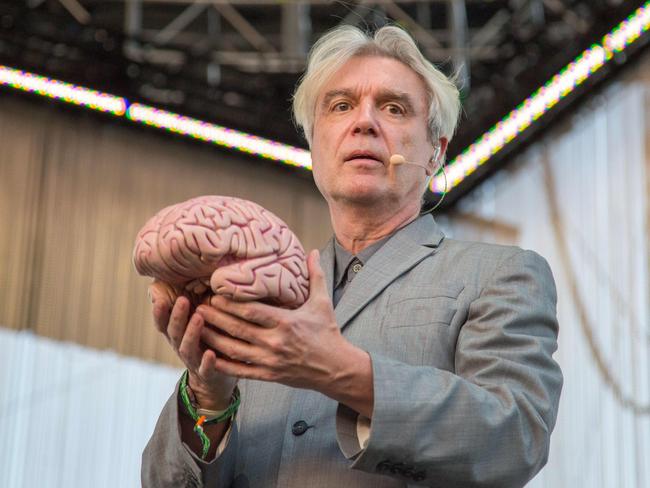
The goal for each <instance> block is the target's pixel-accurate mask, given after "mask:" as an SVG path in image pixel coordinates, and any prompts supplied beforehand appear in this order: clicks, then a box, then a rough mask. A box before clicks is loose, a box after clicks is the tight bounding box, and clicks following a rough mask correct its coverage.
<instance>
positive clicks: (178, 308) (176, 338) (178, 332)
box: [149, 281, 237, 410]
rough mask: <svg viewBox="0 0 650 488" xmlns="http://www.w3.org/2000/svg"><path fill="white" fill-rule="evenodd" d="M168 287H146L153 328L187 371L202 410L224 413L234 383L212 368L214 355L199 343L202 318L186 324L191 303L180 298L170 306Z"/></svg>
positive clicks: (192, 318) (164, 285) (157, 283)
mask: <svg viewBox="0 0 650 488" xmlns="http://www.w3.org/2000/svg"><path fill="white" fill-rule="evenodd" d="M168 288H169V287H168V285H166V284H165V283H162V282H159V281H154V282H153V283H152V284H151V285H150V286H149V296H150V297H151V301H152V303H153V316H154V323H155V324H156V328H157V329H158V330H159V331H160V332H161V333H162V334H163V335H164V336H165V337H166V338H167V340H168V341H169V343H170V344H171V346H172V348H173V349H174V351H176V354H177V355H178V357H179V358H180V359H181V361H183V363H184V364H185V366H186V367H187V369H188V371H189V378H188V381H189V385H190V388H192V391H193V392H194V394H195V395H196V400H197V402H198V404H199V405H200V406H201V408H207V409H210V410H223V409H225V408H226V407H227V406H228V404H229V403H230V397H231V395H232V391H233V389H234V388H235V384H236V383H237V379H236V378H233V377H229V376H226V375H224V374H222V373H221V372H219V371H218V370H217V369H216V368H215V359H216V354H215V352H214V351H213V350H211V349H209V348H207V347H206V346H205V345H204V344H202V343H201V331H202V330H203V328H204V321H203V317H202V316H201V315H199V314H197V313H195V314H193V315H192V317H191V319H190V320H189V321H188V318H189V313H190V301H189V300H188V299H187V298H186V297H184V296H179V297H178V298H176V300H175V302H174V303H173V308H172V301H171V297H172V296H173V295H172V294H170V292H169V289H168Z"/></svg>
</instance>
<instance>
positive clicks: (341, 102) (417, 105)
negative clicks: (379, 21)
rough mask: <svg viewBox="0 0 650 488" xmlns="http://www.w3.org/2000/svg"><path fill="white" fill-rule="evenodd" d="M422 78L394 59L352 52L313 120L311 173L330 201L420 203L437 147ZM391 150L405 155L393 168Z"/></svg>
mask: <svg viewBox="0 0 650 488" xmlns="http://www.w3.org/2000/svg"><path fill="white" fill-rule="evenodd" d="M427 117H428V106H427V102H426V90H425V85H424V82H423V81H422V79H421V78H420V77H419V76H418V75H417V74H416V73H415V72H414V71H413V70H411V69H410V68H409V67H408V66H406V65H405V64H403V63H401V62H400V61H397V60H395V59H392V58H386V57H378V56H361V57H353V58H351V59H350V60H349V61H348V62H347V63H346V64H344V65H343V67H342V68H341V69H340V70H339V71H338V72H337V73H336V74H335V75H334V76H332V78H331V80H330V81H329V82H328V83H327V84H326V85H325V86H324V88H323V89H322V90H321V92H320V93H319V94H318V99H317V101H316V114H315V119H314V126H313V139H312V147H311V151H312V161H313V170H314V179H315V181H316V185H317V186H318V188H319V190H320V191H321V193H322V194H323V196H324V197H325V199H326V200H327V201H328V202H330V203H331V202H332V201H334V202H339V203H343V204H345V203H350V204H354V205H367V206H373V205H391V206H393V207H394V208H395V206H397V208H402V207H404V206H405V205H407V204H413V203H414V202H417V203H418V204H419V201H420V197H421V195H422V190H423V183H424V180H425V179H426V176H427V173H429V174H430V171H431V169H432V168H433V163H432V162H431V161H430V160H431V157H432V155H433V153H434V149H433V143H432V141H431V140H430V138H429V135H428V127H427ZM393 154H401V155H402V156H404V158H405V159H406V160H407V161H413V162H417V163H419V164H422V165H426V166H427V168H429V169H428V171H426V172H425V169H424V168H422V167H419V166H415V165H411V164H405V165H400V166H393V167H391V165H390V163H389V161H390V157H391V155H393Z"/></svg>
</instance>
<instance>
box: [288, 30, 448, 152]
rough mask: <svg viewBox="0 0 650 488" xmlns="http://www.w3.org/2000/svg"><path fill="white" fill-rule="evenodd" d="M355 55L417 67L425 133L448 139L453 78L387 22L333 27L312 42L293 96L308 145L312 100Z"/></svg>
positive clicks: (311, 120)
mask: <svg viewBox="0 0 650 488" xmlns="http://www.w3.org/2000/svg"><path fill="white" fill-rule="evenodd" d="M354 56H384V57H389V58H393V59H396V60H398V61H401V62H402V63H404V64H405V65H407V66H408V67H409V68H411V69H412V70H413V71H415V72H416V73H417V74H418V75H420V77H421V78H422V80H423V81H424V84H425V86H426V90H427V102H428V104H429V117H428V122H429V135H430V137H431V141H432V142H437V141H438V139H439V138H441V137H444V138H446V139H447V140H451V138H452V137H453V135H454V131H455V129H456V124H457V123H458V116H459V113H460V97H459V93H458V88H456V85H455V84H454V82H453V81H452V80H451V79H449V78H447V76H445V74H444V73H442V72H441V71H440V70H438V68H436V67H435V66H434V65H433V64H431V63H430V62H429V61H427V59H426V58H425V57H424V56H423V55H422V53H421V52H420V50H419V49H418V47H417V45H416V44H415V42H414V41H413V39H412V38H411V36H410V35H409V34H408V33H407V32H406V31H404V30H402V29H400V28H399V27H396V26H393V25H388V26H384V27H382V28H381V29H379V30H377V31H376V32H375V33H374V35H372V36H371V35H370V34H367V33H365V32H363V31H362V30H361V29H359V28H357V27H353V26H342V27H336V28H334V29H332V30H331V31H329V32H328V33H327V34H325V35H324V36H323V37H321V38H320V39H319V40H318V41H317V42H316V43H315V44H314V46H313V47H312V49H311V52H310V54H309V61H308V63H307V70H306V71H305V74H304V75H303V77H302V79H301V80H300V83H299V84H298V86H297V87H296V91H295V93H294V95H293V114H294V118H295V120H296V123H297V124H298V126H299V127H301V128H302V130H303V133H304V135H305V138H306V139H307V142H308V143H309V145H310V146H311V141H312V130H313V127H314V118H315V116H316V101H317V98H318V95H319V93H320V91H321V90H322V88H323V86H325V84H326V83H327V82H328V81H329V80H330V78H331V77H332V76H333V75H334V74H335V73H336V72H337V71H338V70H339V69H340V68H341V67H342V66H343V65H344V64H345V63H346V62H347V61H349V60H350V58H352V57H354Z"/></svg>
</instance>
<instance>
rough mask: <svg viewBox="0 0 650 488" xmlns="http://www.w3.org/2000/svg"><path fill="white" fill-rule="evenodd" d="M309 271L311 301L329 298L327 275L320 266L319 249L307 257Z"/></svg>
mask: <svg viewBox="0 0 650 488" xmlns="http://www.w3.org/2000/svg"><path fill="white" fill-rule="evenodd" d="M307 270H308V271H309V300H311V299H312V298H317V297H322V296H329V293H328V291H327V282H326V281H325V273H324V272H323V268H321V266H320V253H319V252H318V250H317V249H314V250H313V251H311V252H310V253H309V255H308V256H307Z"/></svg>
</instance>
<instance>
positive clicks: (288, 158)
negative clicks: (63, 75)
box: [0, 1, 650, 193]
mask: <svg viewBox="0 0 650 488" xmlns="http://www.w3.org/2000/svg"><path fill="white" fill-rule="evenodd" d="M649 28H650V1H647V2H646V3H645V4H644V5H643V7H640V8H639V9H638V10H637V11H636V12H634V13H633V14H632V15H630V16H629V17H628V18H627V19H626V20H624V21H623V22H621V23H620V24H619V25H618V26H617V27H616V28H615V29H613V30H612V31H611V32H610V33H609V34H607V35H606V36H605V37H604V38H603V40H602V42H601V44H595V45H593V46H592V47H591V48H589V49H587V50H586V51H585V52H583V53H582V54H581V55H580V56H578V57H577V58H576V59H575V60H574V61H573V62H572V63H570V64H569V65H568V66H566V67H565V68H564V69H563V70H562V71H560V72H559V73H558V74H557V75H555V76H554V77H553V78H552V79H551V80H549V81H548V82H547V83H546V84H545V85H544V86H542V87H541V88H539V89H538V90H537V91H536V92H535V93H533V94H532V95H531V96H530V97H529V98H527V99H526V100H525V101H524V102H523V103H522V104H521V105H519V106H518V107H517V108H515V109H514V110H513V111H512V112H510V113H509V114H508V115H507V116H506V117H504V118H503V119H502V120H501V121H500V122H498V123H497V124H496V125H495V126H494V127H492V128H491V129H490V130H489V131H487V132H486V133H485V134H483V135H482V136H481V137H480V138H479V139H478V140H477V141H476V142H474V143H473V144H472V145H470V146H469V147H468V148H467V149H465V150H464V151H463V152H462V154H461V155H460V156H458V157H456V158H455V159H454V160H453V161H451V162H450V163H449V164H448V165H447V181H446V182H445V178H444V176H442V175H439V176H437V177H435V178H434V179H433V180H432V182H431V186H430V189H431V191H433V192H434V193H443V192H444V191H449V190H451V189H452V188H453V187H455V186H457V185H458V184H459V183H460V182H461V181H463V179H465V178H466V177H467V176H468V175H470V174H472V173H473V172H474V171H475V170H476V168H478V167H479V166H480V165H482V164H484V163H485V162H486V161H487V160H488V159H490V158H491V157H492V156H493V155H494V154H496V153H497V152H499V151H500V150H501V149H503V148H504V147H505V146H506V144H508V143H509V142H511V141H512V140H513V139H514V138H515V137H517V136H518V135H519V134H521V133H522V132H523V131H524V130H526V129H527V128H528V127H530V125H531V124H532V123H533V122H534V121H536V120H537V119H539V118H540V117H541V116H542V115H544V114H545V113H546V112H548V111H549V110H550V109H551V108H553V106H555V105H556V104H557V103H558V102H559V101H560V100H562V99H563V98H565V97H566V96H567V95H569V94H570V93H571V92H572V91H573V90H575V89H576V87H578V86H579V85H581V84H582V83H583V82H584V81H585V80H586V79H587V78H589V77H590V76H591V75H593V74H594V73H595V72H596V71H598V70H599V69H600V68H601V67H603V66H604V65H605V64H606V63H607V62H608V61H609V60H610V59H611V58H612V57H613V55H614V54H616V53H618V52H621V51H623V50H624V49H625V48H626V47H628V46H629V45H630V44H632V43H633V42H634V41H636V40H637V39H638V38H639V37H640V36H641V34H643V33H644V32H646V31H647V30H648V29H649ZM0 85H7V86H11V87H12V88H15V89H17V90H22V91H27V92H32V93H37V94H38V95H41V96H44V97H49V98H54V99H57V100H62V101H64V102H67V103H71V104H74V105H81V106H84V107H87V108H90V109H92V110H97V111H100V112H107V113H112V114H113V115H116V116H126V117H127V118H128V119H129V120H132V121H134V122H137V123H141V124H145V125H149V126H153V127H157V128H159V129H164V130H168V131H170V132H174V133H177V134H182V135H184V136H188V137H192V138H194V139H199V140H202V141H206V142H210V143H212V144H217V145H220V146H225V147H228V148H232V149H236V150H238V151H242V152H245V153H248V154H254V155H256V156H259V157H262V158H266V159H272V160H275V161H279V162H281V163H284V164H287V165H290V166H297V167H301V168H305V169H308V170H311V168H312V165H311V156H310V154H309V151H306V150H304V149H301V148H298V147H294V146H289V145H287V144H282V143H279V142H275V141H272V140H269V139H264V138H262V137H257V136H254V135H251V134H247V133H245V132H240V131H237V130H234V129H228V128H226V127H222V126H219V125H216V124H211V123H208V122H203V121H201V120H198V119H193V118H190V117H185V116H182V115H179V114H175V113H173V112H167V111H165V110H160V109H157V108H154V107H149V106H147V105H141V104H139V103H133V104H129V102H128V101H127V100H126V99H124V98H122V97H117V96H114V95H110V94H108V93H102V92H98V91H95V90H90V89H88V88H84V87H81V86H76V85H72V84H70V83H65V82H62V81H58V80H52V79H50V78H46V77H44V76H38V75H35V74H32V73H27V72H24V71H20V70H17V69H13V68H9V67H6V66H2V65H0Z"/></svg>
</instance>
